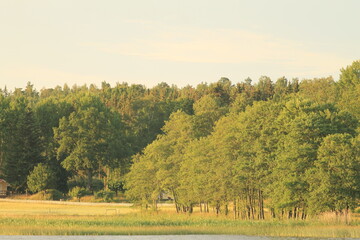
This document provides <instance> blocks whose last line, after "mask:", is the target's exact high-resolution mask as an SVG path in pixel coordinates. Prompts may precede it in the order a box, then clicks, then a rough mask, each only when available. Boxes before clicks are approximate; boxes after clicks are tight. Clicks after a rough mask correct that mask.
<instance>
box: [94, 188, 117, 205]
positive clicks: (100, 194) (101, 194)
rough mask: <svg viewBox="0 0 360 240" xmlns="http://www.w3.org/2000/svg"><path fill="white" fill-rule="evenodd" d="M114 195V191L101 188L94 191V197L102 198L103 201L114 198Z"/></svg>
mask: <svg viewBox="0 0 360 240" xmlns="http://www.w3.org/2000/svg"><path fill="white" fill-rule="evenodd" d="M114 195H115V193H114V192H112V191H107V190H102V191H99V192H97V193H95V198H97V199H99V198H102V199H104V201H105V202H110V201H112V200H113V199H114Z"/></svg>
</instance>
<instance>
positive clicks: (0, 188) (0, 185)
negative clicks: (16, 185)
mask: <svg viewBox="0 0 360 240" xmlns="http://www.w3.org/2000/svg"><path fill="white" fill-rule="evenodd" d="M8 186H9V184H8V183H7V182H6V181H5V180H4V179H0V197H6V194H7V188H8Z"/></svg>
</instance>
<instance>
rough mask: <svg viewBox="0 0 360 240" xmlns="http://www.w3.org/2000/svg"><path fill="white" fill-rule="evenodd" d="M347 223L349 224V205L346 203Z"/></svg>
mask: <svg viewBox="0 0 360 240" xmlns="http://www.w3.org/2000/svg"><path fill="white" fill-rule="evenodd" d="M345 224H349V206H348V205H346V208H345Z"/></svg>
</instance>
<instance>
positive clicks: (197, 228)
mask: <svg viewBox="0 0 360 240" xmlns="http://www.w3.org/2000/svg"><path fill="white" fill-rule="evenodd" d="M0 234H2V235H129V234H131V235H135V234H136V235H138V234H242V235H257V236H288V237H289V236H291V237H338V238H344V237H349V238H360V221H358V220H355V221H352V223H351V224H350V225H345V224H341V223H335V222H334V221H331V220H327V221H325V220H322V221H319V220H307V221H280V220H266V221H243V220H233V219H231V217H225V216H218V217H217V216H215V215H213V214H201V213H195V214H192V215H188V214H177V213H175V212H174V210H173V208H172V207H169V206H162V207H160V210H159V211H158V212H153V211H142V210H141V209H139V208H135V207H129V206H114V205H108V206H107V205H101V206H99V205H97V204H93V205H91V206H88V205H86V206H85V205H60V204H48V203H46V204H44V203H18V202H0Z"/></svg>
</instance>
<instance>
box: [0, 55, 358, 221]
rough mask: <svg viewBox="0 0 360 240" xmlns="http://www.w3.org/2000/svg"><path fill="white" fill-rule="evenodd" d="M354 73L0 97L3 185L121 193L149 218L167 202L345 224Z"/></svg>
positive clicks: (354, 138)
mask: <svg viewBox="0 0 360 240" xmlns="http://www.w3.org/2000/svg"><path fill="white" fill-rule="evenodd" d="M359 66H360V61H355V62H353V63H352V64H351V65H349V66H347V67H345V68H343V69H341V75H340V80H339V81H337V82H336V81H334V79H333V78H332V77H326V78H316V79H304V80H302V81H299V80H298V79H296V78H295V79H292V80H289V79H287V78H286V77H281V78H279V79H277V80H275V81H272V80H271V79H270V78H269V77H267V76H262V77H260V79H258V81H252V79H250V78H247V79H245V80H244V81H243V82H239V83H236V84H233V83H232V82H231V81H230V80H229V79H228V78H225V77H222V78H221V79H220V80H219V81H217V82H215V83H211V84H207V83H201V84H199V85H198V86H196V87H192V86H186V87H183V88H178V87H176V86H169V85H168V84H166V83H160V84H158V85H157V86H155V87H153V88H147V87H145V86H143V85H128V84H127V83H121V84H120V83H117V84H116V85H115V86H114V87H112V86H111V85H110V84H108V83H106V82H103V83H102V84H101V86H100V88H98V87H97V86H95V85H93V84H91V85H90V86H89V87H88V86H86V85H84V86H76V85H75V86H73V87H72V88H70V87H69V86H67V85H64V86H63V87H60V86H57V87H55V88H53V89H42V90H41V91H40V92H37V91H36V90H35V89H34V86H33V85H32V84H31V83H28V84H27V86H26V87H25V88H24V89H20V88H17V89H15V90H14V91H9V90H7V89H6V88H5V89H4V90H1V91H0V92H1V94H0V177H1V178H4V179H6V181H8V182H9V183H10V184H11V186H12V189H13V190H14V191H16V192H23V191H25V190H28V189H30V190H31V191H33V192H35V191H40V190H43V189H45V188H47V187H48V186H47V185H46V184H45V183H46V182H47V180H48V179H47V175H46V174H45V172H47V171H52V172H53V174H52V175H53V176H54V177H56V179H58V181H57V182H56V184H55V185H54V187H55V188H57V189H59V190H61V191H64V192H66V191H69V190H70V192H71V191H72V192H79V189H82V188H81V187H86V188H87V189H88V190H91V191H96V190H99V189H101V188H103V187H104V188H108V189H110V190H113V191H116V192H118V191H124V189H125V190H126V196H127V198H129V199H132V200H133V201H138V202H141V203H142V204H144V205H146V206H149V205H151V204H152V205H153V207H154V208H156V203H157V202H158V200H159V199H160V198H161V196H164V195H167V196H169V197H170V198H172V199H174V202H175V206H176V210H177V211H178V212H180V211H184V212H192V211H193V207H194V206H199V207H200V209H201V211H203V212H208V211H209V209H210V208H211V207H212V208H213V209H215V211H216V212H217V213H224V214H229V213H230V211H232V212H233V214H234V217H235V218H247V219H264V218H265V209H268V210H269V212H270V213H271V216H272V217H288V218H302V219H303V218H305V217H306V216H307V215H308V214H317V213H320V212H324V211H335V212H337V213H339V214H342V213H345V214H347V213H348V212H349V211H350V210H351V209H353V208H354V207H356V206H357V204H358V202H359V199H360V162H359V149H360V148H359V146H360V145H359V128H358V127H359V125H358V124H359V120H360V110H359V107H358V103H359V98H360V80H359V79H360V67H359ZM253 82H254V83H253ZM36 179H39V181H38V184H37V180H36ZM49 181H50V180H49ZM52 187H53V186H52ZM71 188H73V190H71ZM82 191H83V190H82Z"/></svg>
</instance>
